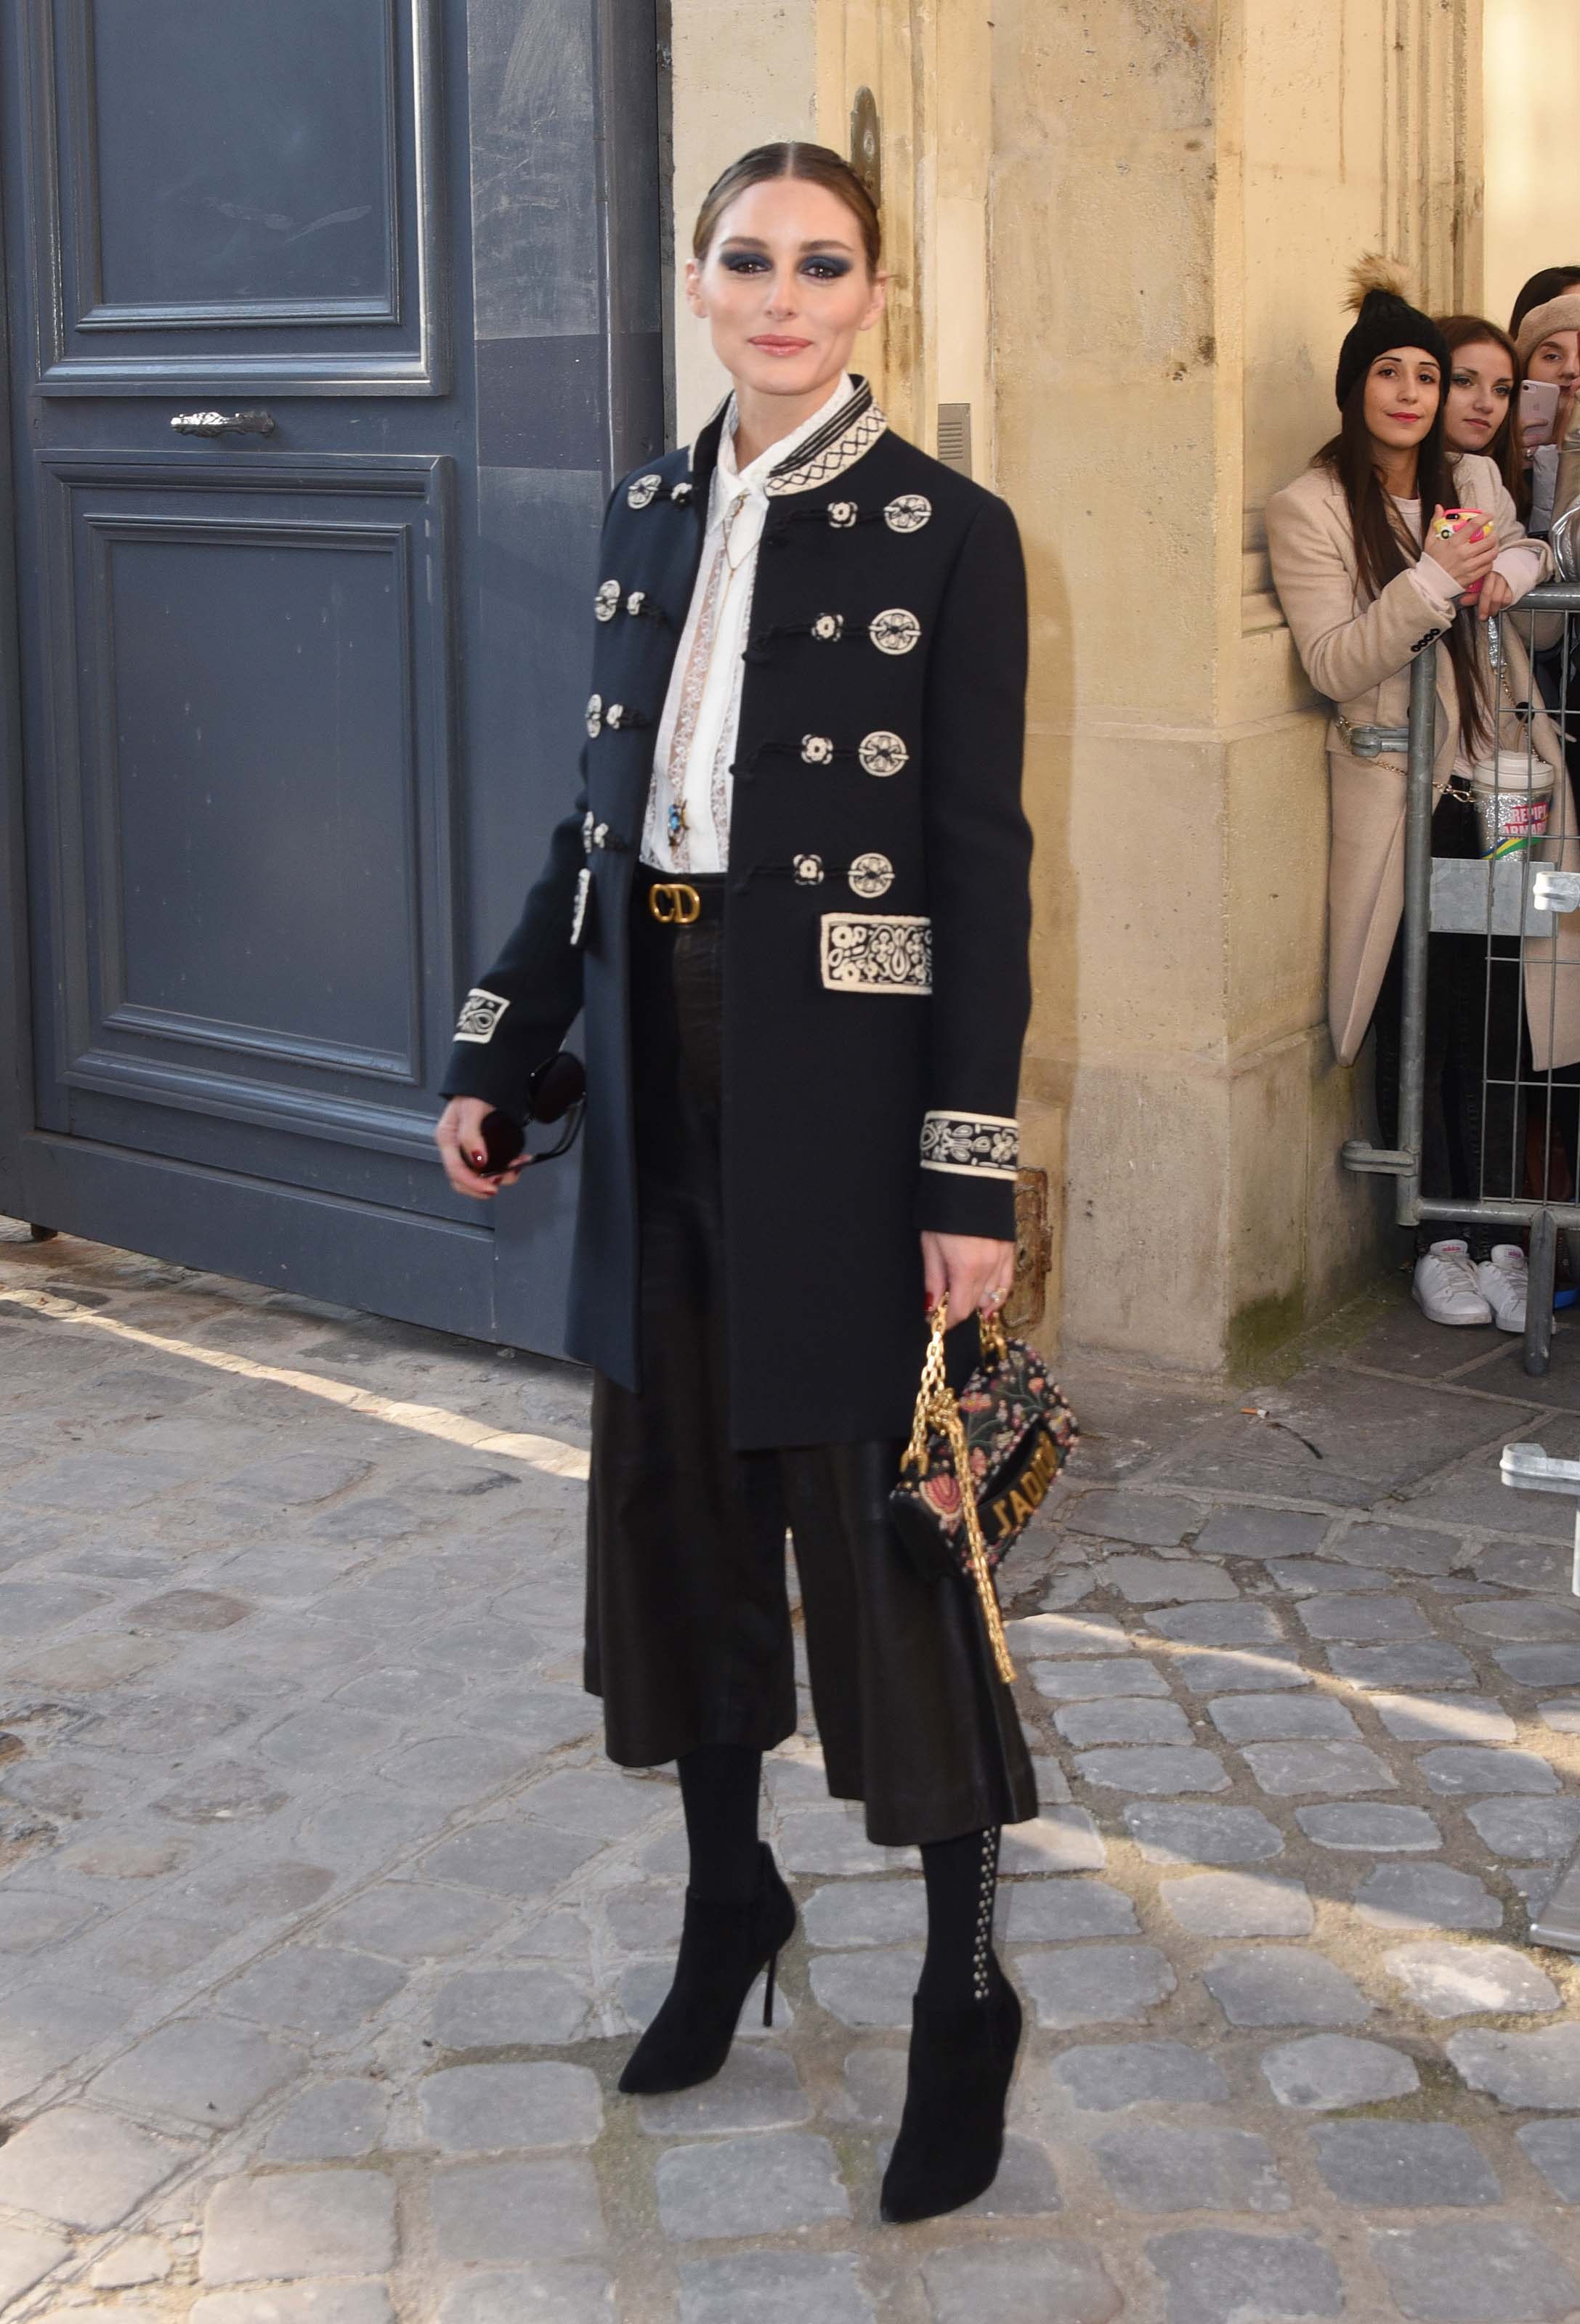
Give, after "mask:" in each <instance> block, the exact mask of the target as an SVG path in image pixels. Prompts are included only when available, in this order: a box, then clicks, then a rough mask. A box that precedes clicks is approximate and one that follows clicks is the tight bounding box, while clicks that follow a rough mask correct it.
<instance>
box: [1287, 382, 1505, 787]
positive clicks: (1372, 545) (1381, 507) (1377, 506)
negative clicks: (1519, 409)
mask: <svg viewBox="0 0 1580 2324" xmlns="http://www.w3.org/2000/svg"><path fill="white" fill-rule="evenodd" d="M1369 370H1370V366H1368V373H1363V374H1362V376H1361V377H1360V378H1359V379H1358V380H1357V381H1356V382H1355V383H1354V387H1352V388H1351V390H1350V392H1349V393H1348V395H1347V396H1346V397H1345V398H1344V402H1343V404H1342V405H1341V406H1340V413H1339V431H1338V434H1337V435H1336V436H1334V437H1331V438H1329V440H1328V441H1327V442H1326V444H1325V445H1324V446H1323V447H1322V449H1321V451H1320V452H1318V453H1317V457H1316V459H1315V460H1314V461H1313V463H1312V466H1314V467H1323V468H1326V470H1327V472H1328V474H1329V475H1331V476H1332V477H1333V478H1334V479H1335V482H1336V483H1337V484H1339V485H1340V486H1341V487H1342V489H1343V492H1344V500H1345V503H1346V504H1347V506H1348V508H1349V512H1350V528H1351V530H1352V531H1353V533H1354V540H1355V566H1356V570H1357V574H1358V576H1359V580H1360V586H1361V589H1362V591H1363V594H1364V595H1366V596H1367V597H1368V598H1371V597H1376V596H1379V595H1381V592H1382V591H1383V590H1384V589H1385V588H1386V587H1387V586H1388V584H1389V583H1390V582H1391V580H1392V579H1393V578H1394V577H1395V576H1396V575H1397V574H1400V573H1403V572H1405V571H1406V570H1407V569H1408V568H1409V567H1410V566H1412V565H1414V564H1415V563H1416V561H1417V560H1418V558H1419V556H1420V553H1421V552H1420V550H1419V549H1418V547H1417V545H1416V543H1415V542H1414V541H1413V540H1412V539H1410V537H1409V533H1408V532H1407V531H1406V530H1405V529H1404V526H1403V524H1402V523H1401V521H1400V518H1399V516H1398V514H1397V512H1395V509H1394V505H1393V501H1392V497H1391V494H1390V493H1389V492H1388V490H1387V488H1386V486H1385V485H1384V484H1383V482H1382V478H1381V475H1380V474H1379V473H1378V468H1377V451H1376V447H1375V445H1374V444H1373V443H1372V435H1371V431H1370V429H1368V428H1367V426H1366V417H1365V401H1366V378H1367V376H1368V374H1369ZM1447 390H1448V383H1447V381H1446V380H1445V381H1444V382H1443V383H1442V387H1441V389H1440V391H1439V393H1438V397H1437V410H1436V412H1435V413H1434V414H1433V418H1432V424H1431V426H1430V428H1428V430H1427V432H1426V435H1425V436H1424V437H1423V438H1422V439H1421V444H1420V448H1419V450H1418V452H1417V454H1416V489H1417V491H1418V493H1419V494H1420V497H1421V522H1422V524H1423V525H1425V524H1428V523H1429V522H1430V521H1431V515H1432V511H1433V510H1434V509H1435V508H1438V507H1442V508H1451V507H1452V506H1453V505H1454V501H1455V489H1456V488H1455V478H1454V465H1453V462H1452V461H1451V459H1450V458H1449V456H1448V448H1447V447H1446V444H1445V443H1444V441H1443V411H1444V406H1445V404H1446V401H1447ZM1473 624H1474V614H1473V613H1455V616H1454V620H1453V622H1451V623H1450V625H1449V628H1448V632H1447V634H1446V637H1445V638H1444V640H1443V643H1444V644H1445V646H1446V648H1447V650H1448V659H1449V661H1450V662H1451V663H1452V665H1453V668H1454V683H1455V688H1456V690H1457V693H1458V696H1459V739H1460V741H1461V742H1462V743H1463V744H1464V746H1465V756H1466V757H1467V758H1468V759H1470V760H1472V761H1474V760H1475V759H1476V758H1477V757H1478V756H1479V755H1480V753H1481V752H1482V751H1483V749H1484V747H1485V744H1486V741H1487V737H1488V735H1489V733H1490V731H1491V723H1492V722H1491V702H1490V697H1489V694H1488V687H1487V673H1486V669H1485V668H1484V666H1483V657H1482V654H1481V651H1480V650H1479V644H1478V641H1477V639H1476V637H1475V634H1474V626H1473Z"/></svg>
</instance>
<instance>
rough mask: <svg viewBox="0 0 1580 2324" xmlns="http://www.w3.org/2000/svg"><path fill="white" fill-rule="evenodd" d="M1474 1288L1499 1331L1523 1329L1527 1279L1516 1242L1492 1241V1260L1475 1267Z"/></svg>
mask: <svg viewBox="0 0 1580 2324" xmlns="http://www.w3.org/2000/svg"><path fill="white" fill-rule="evenodd" d="M1475 1280H1476V1288H1477V1290H1478V1291H1479V1292H1480V1293H1481V1295H1482V1297H1483V1299H1484V1300H1485V1301H1486V1303H1487V1305H1488V1306H1489V1307H1490V1308H1491V1309H1492V1321H1493V1323H1495V1324H1496V1325H1497V1327H1498V1329H1499V1331H1500V1332H1523V1331H1524V1329H1525V1293H1526V1287H1527V1285H1528V1283H1529V1271H1528V1269H1527V1268H1526V1264H1525V1253H1524V1252H1523V1251H1522V1250H1520V1245H1519V1244H1518V1243H1517V1242H1495V1243H1494V1244H1493V1245H1492V1257H1491V1259H1483V1260H1482V1261H1481V1263H1480V1265H1479V1266H1478V1267H1477V1268H1476V1269H1475Z"/></svg>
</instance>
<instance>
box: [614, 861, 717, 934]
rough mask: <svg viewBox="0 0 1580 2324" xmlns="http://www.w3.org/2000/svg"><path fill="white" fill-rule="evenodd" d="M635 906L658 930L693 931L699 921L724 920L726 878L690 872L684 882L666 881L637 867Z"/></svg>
mask: <svg viewBox="0 0 1580 2324" xmlns="http://www.w3.org/2000/svg"><path fill="white" fill-rule="evenodd" d="M636 905H637V909H638V910H639V911H640V912H641V913H642V914H643V915H644V917H645V918H648V919H650V920H654V921H656V922H657V923H658V925H659V926H660V927H666V928H694V927H697V926H698V923H699V922H702V921H713V922H717V921H720V920H722V919H723V918H724V916H725V875H724V873H723V872H722V871H693V872H689V873H688V874H687V875H686V877H684V878H679V877H678V878H675V879H666V878H665V877H664V875H663V874H662V873H661V872H659V871H654V870H653V869H652V867H651V864H647V863H644V864H642V866H641V867H640V877H639V880H638V883H637V896H636Z"/></svg>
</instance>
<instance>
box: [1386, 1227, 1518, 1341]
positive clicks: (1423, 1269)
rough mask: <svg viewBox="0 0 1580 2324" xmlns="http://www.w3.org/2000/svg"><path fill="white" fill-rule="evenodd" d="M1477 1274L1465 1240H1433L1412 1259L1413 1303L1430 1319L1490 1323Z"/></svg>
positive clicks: (1488, 1308)
mask: <svg viewBox="0 0 1580 2324" xmlns="http://www.w3.org/2000/svg"><path fill="white" fill-rule="evenodd" d="M1477 1274H1478V1270H1477V1269H1476V1268H1474V1267H1473V1266H1472V1265H1471V1263H1470V1251H1469V1249H1468V1247H1467V1246H1466V1245H1465V1243H1463V1242H1457V1241H1455V1242H1435V1243H1434V1244H1433V1245H1432V1248H1431V1249H1430V1250H1428V1251H1427V1252H1426V1253H1425V1254H1424V1255H1423V1257H1421V1258H1420V1259H1417V1261H1416V1279H1415V1282H1414V1285H1413V1286H1411V1287H1412V1289H1413V1291H1414V1294H1415V1302H1416V1305H1417V1306H1418V1308H1419V1309H1420V1311H1421V1313H1422V1314H1423V1315H1425V1316H1426V1318H1427V1320H1428V1323H1491V1322H1492V1303H1491V1302H1490V1301H1489V1300H1488V1299H1486V1298H1485V1297H1484V1296H1483V1293H1482V1291H1481V1288H1480V1286H1479V1285H1478V1283H1477V1279H1476V1278H1477ZM1520 1329H1521V1330H1523V1329H1524V1325H1523V1323H1521V1325H1520Z"/></svg>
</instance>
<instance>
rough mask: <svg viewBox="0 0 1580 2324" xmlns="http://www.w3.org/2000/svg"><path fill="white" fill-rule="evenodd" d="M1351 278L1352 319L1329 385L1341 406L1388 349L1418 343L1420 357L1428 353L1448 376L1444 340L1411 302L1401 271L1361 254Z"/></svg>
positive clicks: (1446, 349)
mask: <svg viewBox="0 0 1580 2324" xmlns="http://www.w3.org/2000/svg"><path fill="white" fill-rule="evenodd" d="M1351 281H1352V282H1353V284H1354V289H1353V291H1352V292H1351V296H1350V304H1351V306H1352V307H1354V309H1356V314H1355V319H1354V323H1353V324H1352V325H1351V327H1350V329H1349V330H1348V332H1347V333H1346V334H1345V337H1344V345H1343V346H1342V347H1340V349H1339V351H1338V371H1337V374H1335V379H1334V383H1333V392H1334V394H1335V396H1336V398H1337V399H1338V404H1339V408H1340V410H1343V408H1344V402H1345V401H1346V399H1347V398H1348V396H1349V392H1350V390H1351V389H1352V388H1353V387H1354V384H1355V382H1356V381H1357V380H1358V379H1364V378H1365V376H1366V374H1367V373H1368V372H1369V371H1370V370H1371V368H1372V364H1374V363H1375V362H1376V360H1377V358H1378V356H1379V355H1386V354H1387V353H1388V351H1389V349H1390V348H1391V347H1419V349H1420V350H1421V353H1422V354H1423V355H1430V356H1431V358H1432V360H1433V362H1434V363H1435V364H1438V365H1439V367H1440V368H1441V370H1442V373H1443V375H1444V377H1445V379H1446V377H1447V375H1448V364H1449V357H1448V342H1447V340H1446V338H1445V337H1444V336H1443V334H1442V332H1441V331H1440V330H1439V329H1438V328H1437V324H1436V323H1435V322H1434V321H1433V320H1432V318H1431V317H1430V315H1423V314H1422V312H1421V310H1420V309H1419V308H1418V307H1412V306H1411V305H1410V303H1409V300H1408V299H1407V298H1406V297H1405V295H1404V288H1403V284H1402V282H1401V281H1400V277H1399V275H1398V274H1397V272H1395V271H1394V270H1393V268H1391V266H1390V265H1389V264H1388V263H1387V261H1386V260H1384V259H1381V258H1375V257H1368V258H1363V260H1362V261H1361V263H1360V264H1359V265H1358V266H1357V267H1356V268H1355V269H1354V273H1353V275H1352V277H1351Z"/></svg>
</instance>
